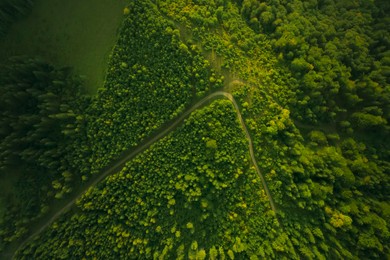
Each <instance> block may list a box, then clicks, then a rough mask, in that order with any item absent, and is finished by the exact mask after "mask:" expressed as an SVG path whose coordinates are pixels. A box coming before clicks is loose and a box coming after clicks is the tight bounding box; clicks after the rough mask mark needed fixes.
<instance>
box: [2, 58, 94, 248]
mask: <svg viewBox="0 0 390 260" xmlns="http://www.w3.org/2000/svg"><path fill="white" fill-rule="evenodd" d="M0 87H1V88H0V98H1V100H2V102H1V104H0V113H1V116H0V140H1V142H0V154H1V157H0V158H1V159H0V173H1V178H2V179H3V180H4V181H6V180H5V179H4V178H11V179H14V178H15V177H12V176H11V174H9V173H8V172H9V171H14V173H13V174H14V175H18V177H17V178H18V181H17V184H16V185H15V187H13V190H12V189H11V191H12V192H10V193H4V194H3V196H2V198H1V200H2V201H3V204H4V205H2V206H3V210H4V212H5V213H4V214H3V215H2V219H1V221H0V223H1V247H4V244H5V243H7V242H10V241H13V240H14V239H16V238H18V237H20V236H21V235H23V233H24V232H25V231H26V230H27V227H28V224H29V222H30V221H32V220H34V219H36V218H39V217H40V216H41V215H42V214H44V213H45V211H46V210H47V203H48V200H49V199H52V198H53V197H55V198H61V197H62V196H63V195H64V194H66V193H69V192H71V190H72V182H71V181H72V179H73V177H74V174H75V173H76V175H77V174H78V172H79V170H78V165H77V164H75V161H74V158H76V157H78V155H79V154H78V153H77V152H76V151H78V147H79V146H80V142H82V141H83V140H82V139H83V138H84V139H85V130H84V117H83V113H84V111H85V109H86V106H87V105H88V98H86V97H85V96H83V94H82V93H81V80H80V79H79V78H77V77H75V76H73V75H72V73H71V71H70V70H69V69H67V68H60V69H58V68H55V67H53V66H52V65H49V64H47V63H46V62H44V61H42V60H39V59H35V58H27V57H15V58H12V59H10V60H9V61H7V62H5V63H4V64H2V65H1V68H0ZM18 172H19V173H18Z"/></svg>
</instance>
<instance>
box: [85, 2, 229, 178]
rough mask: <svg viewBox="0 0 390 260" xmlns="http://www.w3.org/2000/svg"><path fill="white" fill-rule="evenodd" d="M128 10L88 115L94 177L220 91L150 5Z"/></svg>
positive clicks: (191, 51)
mask: <svg viewBox="0 0 390 260" xmlns="http://www.w3.org/2000/svg"><path fill="white" fill-rule="evenodd" d="M127 10H128V14H127V15H126V16H125V19H124V22H123V24H122V27H121V30H120V34H119V39H118V41H117V43H116V46H115V48H114V51H113V53H112V57H111V60H110V64H109V69H108V75H107V78H106V82H105V85H104V88H101V89H100V90H99V93H98V96H97V98H96V99H95V100H94V101H93V102H92V105H91V106H90V107H89V111H88V114H89V116H88V120H89V121H88V122H89V124H88V137H89V139H90V143H91V148H92V151H93V154H92V157H91V159H90V161H91V162H93V165H92V167H93V169H92V173H95V172H96V171H98V170H100V169H101V168H102V167H104V166H106V165H107V164H108V163H109V162H110V161H111V160H112V159H114V158H116V157H117V156H118V155H119V154H120V153H121V152H123V151H124V150H127V149H129V148H131V147H134V146H136V145H137V144H139V143H140V141H141V140H144V139H145V138H146V137H148V136H149V135H150V134H151V133H153V132H155V131H156V129H158V128H159V127H161V126H162V125H163V124H164V123H165V122H167V121H168V120H171V119H173V118H175V117H176V116H177V115H179V114H180V113H181V112H182V111H183V110H184V109H185V108H187V107H188V106H189V104H190V103H191V102H193V101H194V100H195V99H197V98H199V97H201V96H204V95H205V93H207V92H208V91H210V90H211V89H213V88H214V89H215V88H219V87H221V86H222V80H221V77H220V76H217V75H216V73H214V72H213V71H212V69H211V68H210V65H209V62H208V61H206V60H205V59H204V57H203V56H202V55H201V54H200V52H199V50H197V49H196V48H191V46H190V45H188V44H187V43H186V42H185V41H182V40H181V35H180V31H179V30H177V29H176V28H175V24H174V23H172V22H171V21H169V20H167V19H165V18H164V17H163V16H162V15H161V14H160V13H159V12H158V10H157V8H156V6H155V5H154V4H153V3H151V2H149V1H145V2H142V3H138V2H137V3H131V4H130V6H129V7H128V9H127Z"/></svg>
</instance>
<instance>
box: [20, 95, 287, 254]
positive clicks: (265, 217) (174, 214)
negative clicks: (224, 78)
mask: <svg viewBox="0 0 390 260" xmlns="http://www.w3.org/2000/svg"><path fill="white" fill-rule="evenodd" d="M247 142H248V140H246V138H245V135H244V133H243V130H242V128H241V126H240V124H239V122H238V119H237V116H236V112H235V111H234V108H233V106H232V104H231V103H230V101H228V100H220V101H214V102H213V103H212V104H211V105H209V106H207V107H205V108H202V109H200V110H197V111H195V112H194V113H192V114H191V116H190V117H189V119H187V120H186V121H185V123H184V125H182V126H181V127H180V128H178V129H177V130H176V131H175V132H173V133H171V134H170V135H169V136H167V137H165V138H164V139H162V140H161V141H159V142H157V143H156V144H154V145H153V146H152V147H151V148H150V149H149V150H147V151H146V152H145V153H143V154H141V155H139V156H138V157H136V158H135V159H134V160H133V161H131V162H129V163H128V164H127V165H126V167H125V168H124V169H123V170H122V171H121V173H119V174H117V175H113V176H111V177H109V178H108V179H107V180H106V181H104V182H102V183H101V184H99V185H98V186H96V187H94V188H92V189H90V190H89V191H88V192H87V193H86V195H85V196H84V197H83V198H82V200H80V201H79V202H78V207H79V209H80V211H78V213H74V214H69V215H68V216H66V217H63V218H61V219H60V220H59V221H58V222H56V223H54V224H53V225H52V226H51V227H50V228H49V229H48V230H47V231H46V232H45V233H44V234H42V236H41V237H40V239H39V240H36V241H35V242H32V243H31V244H30V245H29V246H28V247H26V248H25V249H23V251H21V254H20V255H19V257H20V258H21V259H30V258H69V257H76V258H82V257H92V258H93V257H98V258H101V257H107V258H110V259H112V258H118V259H122V258H130V259H131V258H158V259H171V258H178V259H206V257H207V259H209V258H210V259H220V258H223V257H226V258H227V259H234V257H236V258H239V259H240V258H245V259H246V258H249V257H253V258H255V257H256V256H263V257H264V256H270V255H272V254H273V250H274V249H273V248H275V247H280V246H282V245H283V246H285V247H286V248H288V244H285V243H286V242H288V241H287V240H286V239H287V237H286V236H285V234H281V233H279V232H280V230H279V227H278V224H277V222H276V220H275V218H274V215H273V212H272V211H271V209H270V207H269V203H268V198H266V196H265V194H264V191H263V190H262V188H261V187H262V186H261V181H260V179H259V177H258V176H257V174H256V172H255V171H254V169H253V168H252V166H251V161H250V157H249V152H248V148H247V147H248V145H247ZM59 234H61V235H60V236H59ZM290 247H291V244H290ZM286 253H287V252H286ZM286 256H287V255H286Z"/></svg>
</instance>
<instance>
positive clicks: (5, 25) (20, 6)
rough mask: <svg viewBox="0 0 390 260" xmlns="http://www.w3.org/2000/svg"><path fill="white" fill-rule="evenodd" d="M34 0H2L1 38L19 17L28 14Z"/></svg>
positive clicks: (0, 7)
mask: <svg viewBox="0 0 390 260" xmlns="http://www.w3.org/2000/svg"><path fill="white" fill-rule="evenodd" d="M33 5H34V0H3V1H1V2H0V39H1V38H2V37H3V36H4V35H5V34H6V33H7V31H8V29H9V27H10V26H11V25H12V23H13V22H15V21H16V20H17V19H19V18H21V17H23V16H25V15H27V14H28V13H29V12H30V11H31V9H32V7H33Z"/></svg>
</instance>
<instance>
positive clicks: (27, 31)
mask: <svg viewBox="0 0 390 260" xmlns="http://www.w3.org/2000/svg"><path fill="white" fill-rule="evenodd" d="M126 3H127V1H126V0H115V1H110V0H83V1H78V0H68V1H60V0H37V1H36V4H35V6H34V8H33V10H32V12H31V14H30V15H29V16H28V17H26V18H24V19H22V20H20V21H19V22H17V23H16V24H14V25H13V26H12V27H11V29H10V31H9V33H8V34H7V35H6V36H5V37H4V38H3V39H2V40H1V41H0V59H2V60H5V59H7V58H8V57H10V56H14V55H30V56H37V55H38V56H40V57H42V58H44V59H45V60H47V61H48V62H50V63H52V64H57V65H59V66H71V67H74V69H75V72H76V73H78V74H81V75H85V77H86V79H85V83H86V88H87V91H88V93H90V94H94V93H95V92H96V90H97V89H98V88H99V87H102V86H103V82H104V78H105V74H106V73H105V71H106V68H107V64H108V58H109V54H110V52H111V49H112V47H113V45H114V43H115V40H116V36H117V29H118V27H119V25H120V23H121V21H122V18H123V8H124V7H125V6H126Z"/></svg>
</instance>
